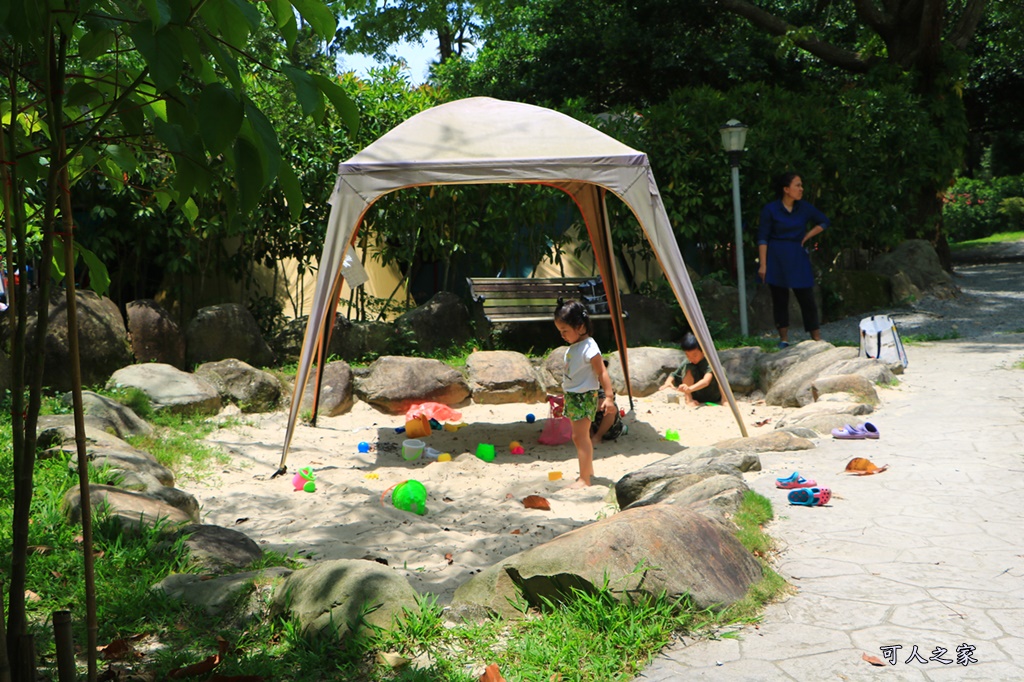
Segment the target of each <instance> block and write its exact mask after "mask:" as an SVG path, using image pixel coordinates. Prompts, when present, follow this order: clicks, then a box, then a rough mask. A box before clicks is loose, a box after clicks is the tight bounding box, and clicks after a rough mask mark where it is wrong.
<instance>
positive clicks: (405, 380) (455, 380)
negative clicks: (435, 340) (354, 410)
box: [355, 355, 470, 414]
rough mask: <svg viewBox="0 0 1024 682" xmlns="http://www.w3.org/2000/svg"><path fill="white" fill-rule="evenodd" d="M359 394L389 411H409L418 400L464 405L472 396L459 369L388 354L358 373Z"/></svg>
mask: <svg viewBox="0 0 1024 682" xmlns="http://www.w3.org/2000/svg"><path fill="white" fill-rule="evenodd" d="M355 384H356V395H358V396H359V398H360V399H362V400H364V401H365V402H367V403H369V404H371V405H373V406H374V407H376V408H377V409H379V410H381V411H383V412H386V413H387V414H405V412H406V411H407V410H408V409H409V408H410V407H411V406H412V405H414V404H416V403H422V402H435V403H441V404H443V405H453V406H454V405H460V404H462V403H464V402H465V401H466V400H467V399H468V398H469V396H470V391H469V384H467V383H466V380H465V378H464V377H463V376H462V375H461V374H460V373H459V372H457V371H455V370H454V369H452V368H451V367H449V366H448V365H446V364H445V363H443V362H441V361H440V360H432V359H427V358H405V357H397V356H392V355H386V356H384V357H381V358H377V359H376V360H375V361H374V362H373V364H371V365H370V366H369V367H368V368H366V370H365V371H364V372H361V373H360V374H358V375H356V377H355Z"/></svg>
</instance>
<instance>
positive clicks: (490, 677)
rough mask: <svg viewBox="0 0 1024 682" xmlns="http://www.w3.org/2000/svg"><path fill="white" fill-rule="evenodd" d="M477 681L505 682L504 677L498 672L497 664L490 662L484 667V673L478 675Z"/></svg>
mask: <svg viewBox="0 0 1024 682" xmlns="http://www.w3.org/2000/svg"><path fill="white" fill-rule="evenodd" d="M477 682H506V680H505V678H504V677H502V676H501V673H500V672H498V664H497V663H491V664H490V665H489V666H487V667H486V668H484V674H483V675H481V676H480V679H479V680H478V681H477Z"/></svg>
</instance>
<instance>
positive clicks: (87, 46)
mask: <svg viewBox="0 0 1024 682" xmlns="http://www.w3.org/2000/svg"><path fill="white" fill-rule="evenodd" d="M0 2H4V0H0ZM113 44H114V32H113V31H111V30H108V29H101V30H97V31H89V32H88V33H86V34H85V35H84V36H82V37H81V38H79V39H78V54H79V56H80V57H81V58H82V59H96V58H97V57H99V56H100V55H102V54H104V53H105V52H106V51H107V50H108V49H109V48H110V46H111V45H113Z"/></svg>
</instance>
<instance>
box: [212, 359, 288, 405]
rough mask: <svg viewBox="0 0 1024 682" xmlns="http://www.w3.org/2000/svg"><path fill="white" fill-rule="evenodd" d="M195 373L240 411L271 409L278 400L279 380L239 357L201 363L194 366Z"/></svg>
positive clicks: (279, 394) (279, 398)
mask: <svg viewBox="0 0 1024 682" xmlns="http://www.w3.org/2000/svg"><path fill="white" fill-rule="evenodd" d="M195 373H196V376H199V377H202V378H204V379H206V380H207V381H209V382H210V383H211V384H212V385H213V387H214V388H216V389H217V391H218V392H219V393H220V395H221V397H222V398H224V399H226V400H228V401H229V402H232V403H234V404H236V405H238V407H239V409H240V410H242V412H272V411H273V410H274V409H275V408H277V405H278V403H279V402H280V400H281V382H280V381H278V380H277V377H275V376H274V375H273V374H270V373H269V372H264V371H263V370H261V369H256V368H255V367H253V366H252V365H250V364H248V363H245V362H242V361H241V360H235V359H234V358H229V359H227V360H218V361H217V362H204V363H203V364H201V365H199V366H198V367H196V372H195Z"/></svg>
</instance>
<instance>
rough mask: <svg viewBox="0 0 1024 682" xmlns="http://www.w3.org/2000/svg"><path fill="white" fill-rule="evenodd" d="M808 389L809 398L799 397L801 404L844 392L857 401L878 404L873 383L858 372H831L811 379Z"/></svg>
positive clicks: (876, 392)
mask: <svg viewBox="0 0 1024 682" xmlns="http://www.w3.org/2000/svg"><path fill="white" fill-rule="evenodd" d="M807 390H808V391H810V394H811V395H810V400H806V401H805V400H803V399H802V398H801V399H800V400H801V402H803V404H805V405H806V404H808V403H811V402H816V401H818V400H821V398H822V396H825V395H830V394H833V393H846V394H848V395H850V396H852V397H854V398H856V400H857V402H861V403H868V404H869V405H877V404H878V391H876V390H875V387H874V385H872V383H871V382H870V381H868V380H867V379H865V378H864V377H862V376H861V375H859V374H831V375H827V376H820V377H818V378H817V379H813V380H812V381H811V382H810V383H809V384H808V386H807Z"/></svg>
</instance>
